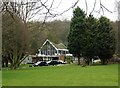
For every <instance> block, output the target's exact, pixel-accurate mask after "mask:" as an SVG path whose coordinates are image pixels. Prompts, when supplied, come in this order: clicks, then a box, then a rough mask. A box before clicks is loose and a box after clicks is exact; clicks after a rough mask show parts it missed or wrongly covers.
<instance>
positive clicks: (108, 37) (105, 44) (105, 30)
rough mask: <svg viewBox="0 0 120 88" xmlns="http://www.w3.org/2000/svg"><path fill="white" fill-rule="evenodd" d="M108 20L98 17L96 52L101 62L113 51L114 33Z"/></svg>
mask: <svg viewBox="0 0 120 88" xmlns="http://www.w3.org/2000/svg"><path fill="white" fill-rule="evenodd" d="M112 29H113V28H112V25H111V23H110V20H109V19H107V18H106V17H103V16H101V17H100V18H99V25H98V33H97V35H96V43H97V44H96V54H97V55H98V56H99V57H100V59H101V60H102V64H106V61H107V60H108V59H110V58H111V57H112V55H113V54H114V53H115V47H116V46H115V44H116V43H115V37H114V36H115V35H114V32H113V31H112Z"/></svg>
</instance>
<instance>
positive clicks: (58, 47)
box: [41, 39, 68, 51]
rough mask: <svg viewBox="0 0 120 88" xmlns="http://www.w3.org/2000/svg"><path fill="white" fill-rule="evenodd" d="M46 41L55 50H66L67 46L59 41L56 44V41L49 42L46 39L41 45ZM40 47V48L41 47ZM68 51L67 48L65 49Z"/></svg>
mask: <svg viewBox="0 0 120 88" xmlns="http://www.w3.org/2000/svg"><path fill="white" fill-rule="evenodd" d="M47 42H49V43H50V44H51V45H52V46H53V47H54V48H55V49H57V50H65V51H66V50H67V47H66V46H65V45H64V44H63V43H59V44H56V43H54V42H51V41H50V40H48V39H47V40H46V41H45V42H44V44H43V45H42V47H43V46H44V45H45V44H46V43H47ZM42 47H41V48H42ZM67 51H68V50H67Z"/></svg>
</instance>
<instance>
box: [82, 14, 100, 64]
mask: <svg viewBox="0 0 120 88" xmlns="http://www.w3.org/2000/svg"><path fill="white" fill-rule="evenodd" d="M97 21H98V20H97V19H96V18H94V17H93V15H91V14H90V15H89V16H88V17H87V19H86V27H87V29H86V30H85V33H84V34H85V36H84V37H85V40H84V42H86V45H85V46H84V49H83V51H84V56H85V57H86V59H87V62H88V65H89V62H91V61H92V58H93V57H94V56H95V55H96V54H95V51H96V48H95V44H96V41H95V38H96V34H97V25H98V24H97Z"/></svg>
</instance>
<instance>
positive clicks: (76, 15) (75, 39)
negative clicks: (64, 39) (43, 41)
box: [68, 7, 86, 64]
mask: <svg viewBox="0 0 120 88" xmlns="http://www.w3.org/2000/svg"><path fill="white" fill-rule="evenodd" d="M85 30H86V14H85V12H84V11H82V10H81V9H80V8H79V7H77V8H76V9H75V10H74V11H73V18H72V19H71V23H70V32H69V34H68V49H69V52H70V53H72V54H75V55H77V56H78V58H79V57H80V55H81V54H83V53H84V52H83V48H84V46H85V42H84V40H85V37H84V36H85V35H84V32H85ZM79 59H80V58H79ZM79 59H78V64H80V61H79Z"/></svg>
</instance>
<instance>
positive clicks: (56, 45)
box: [51, 42, 67, 49]
mask: <svg viewBox="0 0 120 88" xmlns="http://www.w3.org/2000/svg"><path fill="white" fill-rule="evenodd" d="M51 43H52V44H53V45H54V46H55V47H56V48H57V49H67V47H66V46H65V45H64V44H63V43H59V44H56V43H53V42H51Z"/></svg>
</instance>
